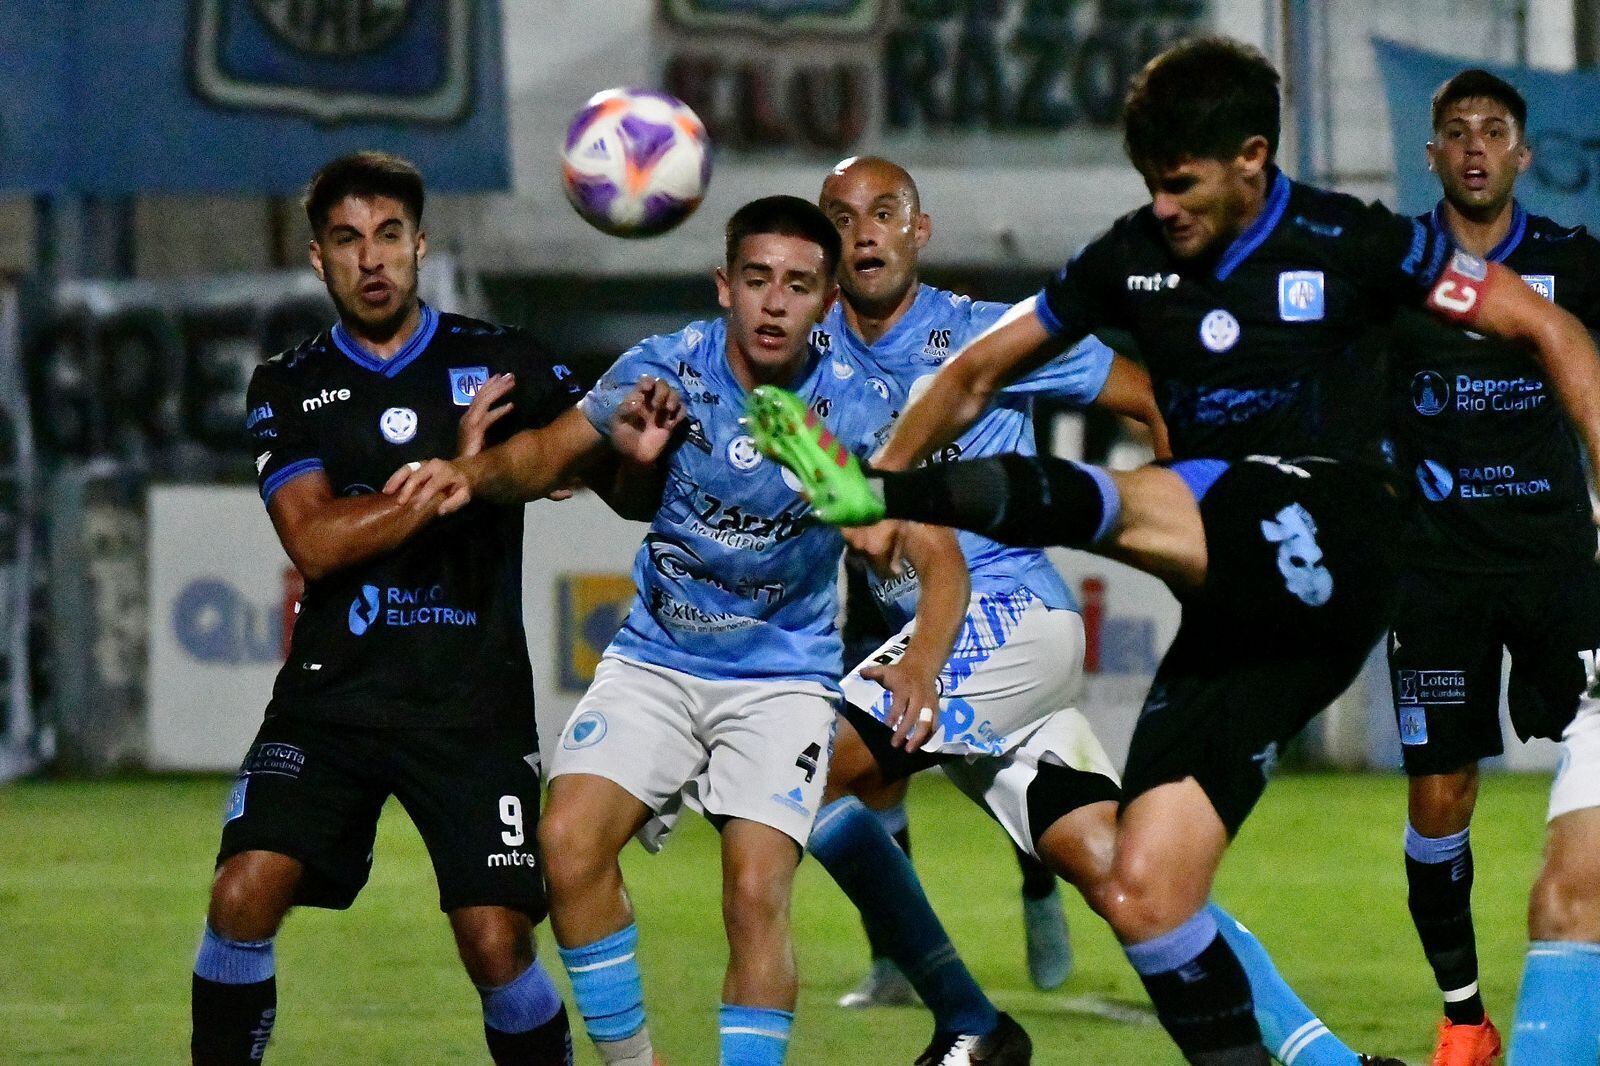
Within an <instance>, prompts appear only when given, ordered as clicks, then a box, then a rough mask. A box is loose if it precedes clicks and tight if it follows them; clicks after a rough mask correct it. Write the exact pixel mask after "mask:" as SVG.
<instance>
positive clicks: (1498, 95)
mask: <svg viewBox="0 0 1600 1066" xmlns="http://www.w3.org/2000/svg"><path fill="white" fill-rule="evenodd" d="M1475 96H1481V97H1483V98H1484V99H1486V100H1493V101H1494V102H1495V103H1497V104H1499V105H1500V106H1502V107H1504V108H1505V109H1506V110H1507V111H1509V112H1511V117H1512V118H1514V119H1516V120H1517V129H1518V130H1519V131H1521V130H1525V129H1527V128H1528V101H1526V100H1524V99H1523V98H1522V94H1521V93H1519V92H1517V90H1516V88H1515V87H1514V86H1513V85H1512V84H1511V83H1510V82H1508V81H1506V80H1505V79H1504V78H1497V77H1495V76H1494V75H1493V74H1490V73H1489V72H1488V71H1487V70H1481V69H1479V68H1477V67H1471V68H1469V69H1467V70H1463V71H1462V72H1461V73H1460V74H1457V75H1456V76H1455V77H1453V78H1451V79H1450V80H1449V81H1447V82H1445V83H1444V84H1443V85H1441V86H1439V88H1438V89H1436V90H1434V93H1433V128H1434V129H1436V130H1437V129H1438V128H1439V126H1440V124H1441V123H1442V122H1444V113H1445V111H1446V110H1447V109H1448V108H1449V107H1450V105H1451V104H1453V103H1456V102H1457V101H1460V100H1470V99H1472V98H1473V97H1475Z"/></svg>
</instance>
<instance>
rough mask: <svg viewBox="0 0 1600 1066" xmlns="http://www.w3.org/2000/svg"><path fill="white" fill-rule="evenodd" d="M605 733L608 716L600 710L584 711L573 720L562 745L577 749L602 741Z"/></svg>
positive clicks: (571, 749) (562, 739) (572, 749)
mask: <svg viewBox="0 0 1600 1066" xmlns="http://www.w3.org/2000/svg"><path fill="white" fill-rule="evenodd" d="M605 735H606V716H605V715H603V714H601V713H600V712H599V711H584V712H583V713H582V714H580V715H578V717H577V718H575V719H574V720H573V722H572V727H571V728H570V729H568V730H567V735H566V736H564V737H562V738H561V746H562V747H563V748H566V749H567V750H568V751H576V750H578V749H579V748H587V747H590V746H592V745H595V744H598V743H600V741H601V740H602V739H603V738H604V737H605Z"/></svg>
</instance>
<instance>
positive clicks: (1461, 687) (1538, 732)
mask: <svg viewBox="0 0 1600 1066" xmlns="http://www.w3.org/2000/svg"><path fill="white" fill-rule="evenodd" d="M1526 123H1527V104H1526V102H1525V101H1524V100H1523V98H1522V96H1521V95H1520V94H1519V93H1518V92H1517V90H1516V89H1515V88H1513V87H1512V86H1511V85H1509V84H1507V83H1506V82H1505V81H1503V80H1501V79H1500V78H1497V77H1495V76H1494V75H1493V74H1490V73H1488V72H1486V71H1482V70H1467V71H1463V72H1462V73H1460V74H1458V75H1456V76H1455V77H1453V78H1451V79H1450V80H1449V81H1447V82H1445V83H1444V84H1443V85H1442V86H1440V88H1439V90H1438V92H1436V93H1435V94H1434V97H1433V139H1432V140H1431V142H1430V143H1429V145H1428V166H1429V169H1431V170H1433V171H1434V173H1435V174H1437V175H1438V178H1439V183H1440V185H1441V186H1442V187H1443V191H1444V198H1443V199H1442V200H1441V201H1440V203H1439V204H1438V206H1437V207H1435V208H1434V209H1433V210H1432V211H1431V212H1430V213H1428V214H1427V215H1424V216H1422V217H1421V219H1420V221H1421V222H1422V223H1423V224H1424V225H1425V226H1427V227H1429V228H1430V229H1431V230H1434V231H1436V232H1440V233H1444V234H1448V235H1449V237H1450V238H1451V239H1452V240H1453V241H1454V242H1455V244H1456V245H1457V246H1458V247H1459V248H1461V249H1463V250H1464V251H1466V252H1469V253H1471V254H1473V255H1477V256H1482V257H1483V258H1484V259H1487V260H1488V261H1490V262H1495V263H1503V264H1504V265H1505V266H1506V267H1507V268H1508V269H1509V270H1511V271H1514V272H1515V273H1516V274H1518V275H1520V276H1521V278H1522V280H1523V281H1524V282H1526V283H1527V284H1528V286H1530V287H1531V288H1532V289H1533V291H1535V292H1536V293H1538V294H1539V295H1540V296H1543V297H1544V298H1546V299H1548V300H1552V301H1554V302H1555V303H1557V304H1559V305H1560V306H1562V307H1564V308H1566V309H1567V310H1569V311H1571V312H1572V313H1573V314H1574V315H1576V316H1577V317H1578V318H1579V319H1581V320H1582V321H1583V322H1584V323H1585V324H1586V325H1587V326H1589V327H1590V328H1591V329H1596V328H1600V241H1597V240H1595V238H1594V237H1592V236H1590V235H1589V234H1588V233H1586V232H1584V230H1583V229H1582V227H1578V228H1569V227H1566V226H1561V225H1558V224H1557V223H1555V222H1553V221H1551V220H1550V219H1547V218H1541V217H1539V216H1537V215H1533V214H1530V213H1528V212H1527V211H1526V210H1525V209H1524V208H1523V207H1522V205H1521V204H1520V203H1518V202H1517V200H1516V197H1515V192H1516V182H1517V177H1518V175H1519V174H1521V173H1522V172H1523V171H1525V170H1526V169H1527V168H1528V166H1529V164H1530V163H1531V161H1532V155H1531V153H1530V151H1529V149H1528V147H1527V142H1526V139H1525V131H1526V129H1527V125H1526ZM1389 380H1390V390H1391V403H1392V407H1393V410H1394V428H1395V434H1394V444H1395V448H1396V459H1397V461H1398V465H1399V466H1400V468H1401V470H1402V471H1403V472H1404V473H1407V474H1412V475H1414V476H1415V478H1416V482H1417V486H1418V488H1419V490H1420V495H1421V500H1420V501H1419V505H1418V507H1417V509H1416V511H1415V512H1414V514H1413V516H1412V522H1411V526H1410V529H1409V531H1408V535H1407V537H1406V539H1405V542H1404V553H1403V559H1404V570H1403V573H1402V576H1401V580H1400V598H1399V603H1398V607H1397V609H1396V613H1395V619H1394V626H1393V631H1392V635H1391V637H1390V641H1389V665H1390V670H1391V677H1392V681H1393V692H1394V699H1395V712H1396V715H1397V717H1398V720H1399V726H1400V741H1401V745H1402V748H1401V750H1402V751H1403V752H1404V759H1405V766H1406V771H1407V773H1408V774H1410V775H1411V777H1410V802H1409V811H1408V819H1407V825H1406V843H1405V855H1406V859H1405V864H1406V878H1407V880H1408V882H1409V884H1410V893H1409V902H1410V907H1411V915H1412V918H1413V920H1414V921H1415V923H1416V926H1417V932H1418V934H1419V936H1420V937H1421V940H1422V946H1423V950H1424V952H1425V953H1426V955H1427V957H1428V961H1429V963H1430V964H1431V965H1432V967H1433V971H1434V976H1435V978H1436V979H1437V981H1438V985H1439V989H1440V991H1441V992H1442V993H1443V996H1444V1013H1445V1018H1444V1020H1443V1021H1442V1022H1441V1024H1440V1031H1439V1040H1438V1048H1437V1051H1436V1054H1435V1058H1434V1061H1435V1062H1437V1063H1442V1064H1445V1066H1479V1064H1487V1063H1489V1062H1490V1061H1491V1060H1492V1059H1493V1058H1494V1056H1495V1055H1496V1054H1498V1052H1499V1050H1500V1037H1499V1035H1498V1034H1497V1033H1496V1032H1495V1027H1494V1024H1493V1023H1492V1022H1491V1021H1489V1018H1488V1015H1487V1013H1486V1012H1485V1010H1484V1004H1483V1000H1482V998H1481V997H1480V995H1479V993H1478V961H1477V949H1476V944H1475V937H1474V933H1473V925H1472V907H1471V893H1472V851H1471V847H1470V844H1469V840H1468V826H1469V824H1470V822H1471V820H1472V812H1473V807H1474V805H1475V803H1476V800H1477V795H1478V760H1480V759H1483V758H1487V757H1489V756H1493V755H1498V754H1500V753H1501V750H1502V745H1501V733H1500V674H1501V658H1502V655H1503V654H1504V652H1505V651H1506V650H1509V651H1510V653H1511V658H1512V668H1511V679H1510V688H1509V696H1510V704H1511V721H1512V725H1513V726H1514V728H1515V729H1516V730H1517V733H1518V734H1519V735H1520V736H1522V737H1524V738H1528V737H1535V736H1538V737H1549V738H1551V739H1556V740H1562V741H1563V744H1564V748H1565V752H1566V755H1565V757H1564V759H1563V766H1562V771H1561V774H1560V776H1559V777H1558V778H1557V780H1556V783H1555V786H1554V788H1553V789H1552V793H1551V802H1550V808H1549V831H1548V833H1549V837H1548V848H1547V850H1546V855H1545V865H1544V870H1543V872H1542V873H1541V874H1540V877H1539V881H1538V884H1537V886H1536V887H1535V889H1534V893H1533V899H1532V903H1531V906H1530V908H1529V926H1530V932H1531V936H1532V939H1533V941H1534V942H1535V946H1534V950H1533V951H1532V952H1531V953H1530V955H1529V960H1528V971H1527V977H1525V979H1524V981H1523V985H1522V988H1523V992H1522V998H1521V1001H1520V1002H1519V1005H1518V1011H1517V1014H1518V1026H1517V1030H1516V1033H1515V1034H1514V1035H1513V1038H1512V1055H1513V1058H1514V1059H1521V1060H1522V1061H1524V1062H1537V1063H1556V1062H1566V1061H1569V1059H1568V1058H1566V1057H1564V1056H1567V1055H1573V1054H1574V1048H1576V1049H1578V1050H1577V1051H1576V1057H1575V1058H1573V1059H1571V1060H1570V1061H1581V1062H1583V1063H1585V1064H1592V1063H1593V1062H1594V1058H1595V1044H1596V1038H1597V1034H1600V991H1597V992H1595V993H1594V995H1592V996H1590V997H1589V1003H1588V1004H1587V1005H1584V1006H1582V1007H1579V1003H1581V999H1582V997H1581V996H1579V997H1577V999H1578V1001H1579V1003H1575V1002H1574V992H1573V991H1571V989H1578V988H1581V987H1584V986H1588V987H1591V988H1600V954H1597V952H1596V949H1595V945H1596V943H1597V942H1600V893H1597V892H1596V890H1595V886H1596V885H1600V705H1597V704H1596V703H1595V701H1594V699H1593V698H1591V697H1590V696H1589V695H1588V690H1589V688H1590V687H1591V686H1592V685H1593V684H1594V682H1595V677H1594V673H1593V671H1594V661H1595V659H1594V657H1595V649H1597V648H1600V568H1597V566H1596V564H1595V529H1594V525H1593V523H1592V520H1591V517H1590V503H1589V492H1588V486H1587V484H1586V482H1585V477H1584V470H1583V457H1582V454H1581V451H1580V448H1579V444H1578V441H1577V439H1576V438H1575V437H1574V436H1573V433H1572V431H1571V429H1570V428H1569V427H1568V425H1567V424H1566V422H1565V421H1564V420H1563V419H1562V418H1561V415H1560V412H1559V411H1557V410H1556V409H1555V402H1554V399H1553V390H1552V388H1551V385H1550V382H1549V381H1548V380H1547V379H1546V377H1545V375H1544V374H1543V373H1541V372H1540V370H1539V368H1538V367H1536V366H1532V365H1530V364H1529V362H1528V360H1527V358H1526V356H1524V355H1523V354H1522V353H1521V352H1519V351H1516V350H1513V349H1511V348H1509V347H1508V346H1506V345H1505V344H1502V343H1500V342H1498V341H1495V340H1493V339H1490V338H1487V337H1483V336H1480V335H1478V334H1475V333H1465V332H1462V331H1460V330H1457V329H1452V328H1450V327H1448V326H1445V325H1443V324H1441V323H1439V322H1436V321H1435V320H1433V319H1432V318H1430V317H1429V316H1426V315H1422V314H1418V313H1416V312H1412V311H1405V312H1402V313H1401V314H1400V315H1399V316H1398V317H1397V319H1396V321H1395V324H1394V328H1393V343H1392V345H1391V351H1390V378H1389ZM1580 972H1581V973H1585V974H1587V976H1586V977H1582V978H1581V979H1580V978H1579V973H1580ZM1549 974H1558V975H1564V978H1565V979H1564V980H1562V981H1560V982H1556V983H1557V984H1560V985H1565V986H1567V987H1566V988H1563V989H1561V991H1560V992H1559V994H1558V995H1556V996H1555V997H1553V998H1552V997H1551V996H1550V995H1549V993H1550V986H1551V984H1552V981H1553V978H1551V977H1548V976H1545V975H1549ZM1575 1008H1578V1009H1575Z"/></svg>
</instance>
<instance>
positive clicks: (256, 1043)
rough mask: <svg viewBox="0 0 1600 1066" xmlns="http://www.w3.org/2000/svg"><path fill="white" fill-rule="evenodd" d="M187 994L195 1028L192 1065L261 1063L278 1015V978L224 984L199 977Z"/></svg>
mask: <svg viewBox="0 0 1600 1066" xmlns="http://www.w3.org/2000/svg"><path fill="white" fill-rule="evenodd" d="M192 976H193V978H194V981H193V984H192V986H191V988H192V991H191V994H190V1014H191V1017H192V1018H193V1024H194V1029H193V1031H192V1034H191V1035H190V1037H189V1051H190V1055H191V1056H192V1058H193V1061H194V1066H238V1064H241V1063H253V1062H260V1061H261V1060H262V1059H263V1057H265V1055H266V1053H267V1040H268V1038H270V1037H271V1036H272V1025H273V1022H274V1021H276V1019H277V1014H278V979H277V978H276V977H269V978H267V979H266V980H265V981H257V982H255V983H253V984H248V985H225V984H221V983H219V982H217V981H208V980H206V979H205V978H204V977H201V976H200V975H199V974H194V975H192Z"/></svg>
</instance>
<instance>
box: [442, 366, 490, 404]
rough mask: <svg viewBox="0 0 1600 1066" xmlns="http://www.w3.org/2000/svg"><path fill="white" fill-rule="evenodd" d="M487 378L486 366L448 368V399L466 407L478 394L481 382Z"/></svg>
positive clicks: (481, 385) (487, 369)
mask: <svg viewBox="0 0 1600 1066" xmlns="http://www.w3.org/2000/svg"><path fill="white" fill-rule="evenodd" d="M488 380H489V368H488V367H486V366H453V367H451V368H450V399H451V401H452V402H454V403H455V405H456V406H457V407H467V406H469V405H470V404H471V403H472V398H473V397H474V396H476V395H478V390H479V389H481V388H483V383H484V382H486V381H488Z"/></svg>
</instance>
